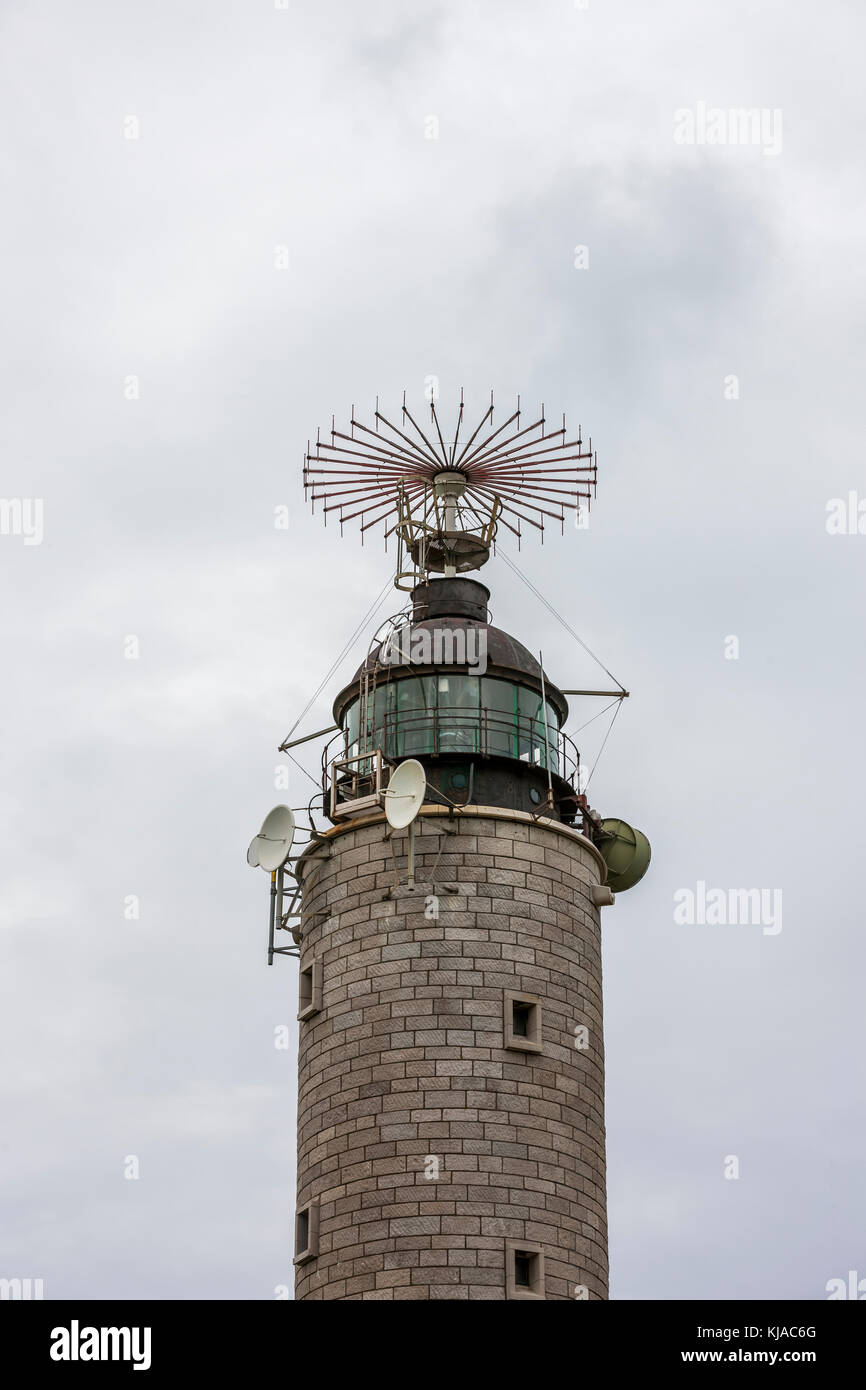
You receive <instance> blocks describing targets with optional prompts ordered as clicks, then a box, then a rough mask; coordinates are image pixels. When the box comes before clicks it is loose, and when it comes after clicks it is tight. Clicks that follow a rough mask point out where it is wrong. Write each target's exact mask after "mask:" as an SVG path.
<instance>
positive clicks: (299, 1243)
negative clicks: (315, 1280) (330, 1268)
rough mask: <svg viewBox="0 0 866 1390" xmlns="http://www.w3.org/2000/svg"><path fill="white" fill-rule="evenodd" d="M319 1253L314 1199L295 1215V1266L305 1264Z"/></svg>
mask: <svg viewBox="0 0 866 1390" xmlns="http://www.w3.org/2000/svg"><path fill="white" fill-rule="evenodd" d="M318 1253H319V1201H318V1198H317V1197H314V1198H313V1199H312V1201H309V1202H306V1203H305V1204H304V1205H303V1206H302V1207H298V1210H297V1212H296V1213H295V1264H296V1265H302V1264H306V1262H307V1260H313V1259H315V1257H316V1256H317V1255H318Z"/></svg>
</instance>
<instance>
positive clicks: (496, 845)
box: [284, 406, 649, 1300]
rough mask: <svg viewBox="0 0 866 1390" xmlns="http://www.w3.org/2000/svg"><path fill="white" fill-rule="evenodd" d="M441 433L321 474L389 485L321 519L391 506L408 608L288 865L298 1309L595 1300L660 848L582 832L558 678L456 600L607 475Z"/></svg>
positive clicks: (333, 452)
mask: <svg viewBox="0 0 866 1390" xmlns="http://www.w3.org/2000/svg"><path fill="white" fill-rule="evenodd" d="M431 414H432V420H433V425H434V426H435V434H434V429H433V427H432V426H431V427H430V428H429V430H428V433H429V434H430V435H431V436H432V438H433V439H434V440H435V439H436V434H438V436H439V438H438V442H436V443H431V442H430V440H429V439H428V438H427V434H426V433H425V432H423V431H421V430H420V429H419V428H418V426H415V428H416V430H418V433H419V435H420V436H421V441H422V442H420V443H419V444H418V446H417V449H415V448H414V446H413V448H412V450H410V449H409V448H407V443H408V438H409V436H408V428H409V426H408V424H407V420H406V416H408V412H407V411H404V419H403V421H402V423H403V425H404V430H403V431H400V430H394V433H393V434H392V435H389V436H388V439H389V440H390V441H393V442H390V443H388V445H387V448H386V445H385V443H384V442H383V440H382V437H381V435H380V433H379V422H380V421H381V420H382V418H383V417H380V416H378V411H377V431H376V437H375V439H373V440H372V442H371V435H372V431H367V432H366V434H362V433H361V430H362V427H361V426H360V425H359V424H358V422H356V421H355V420H354V418H353V422H352V432H351V435H342V436H341V435H339V434H337V432H336V431H333V430H332V432H331V445H330V446H326V445H322V443H321V441H320V442H319V444H318V445H317V446H316V449H315V452H314V453H313V452H310V453H309V454H308V458H307V478H306V481H307V483H308V486H310V487H312V488H313V491H314V497H315V498H316V499H317V500H318V499H322V498H324V499H325V502H326V505H329V503H328V500H327V499H328V498H329V496H333V493H332V492H330V493H329V492H328V491H325V490H324V484H322V483H319V482H317V481H316V477H315V475H316V474H317V471H318V470H319V469H320V468H321V470H322V475H323V477H324V476H326V475H327V484H328V488H329V489H333V488H334V482H333V478H332V476H331V475H332V474H333V472H334V466H335V464H338V463H340V462H341V461H344V460H346V459H348V458H349V456H350V455H354V456H355V460H354V461H355V464H356V465H357V461H358V455H359V454H360V456H361V457H362V458H367V457H370V458H371V459H374V460H375V469H373V467H372V466H371V467H370V469H369V470H368V472H369V473H371V474H373V473H375V477H373V476H370V477H369V478H368V476H367V473H366V472H365V473H363V474H362V476H361V483H360V487H361V488H362V489H363V488H364V487H366V488H367V491H368V493H369V494H370V496H369V498H368V496H367V495H365V494H364V493H363V491H362V492H359V491H357V490H356V491H355V492H353V493H352V492H350V494H349V498H350V500H349V501H346V500H345V497H344V498H342V499H341V500H340V501H339V502H332V503H330V505H332V506H336V507H337V508H341V509H342V510H341V511H340V516H341V519H343V520H348V519H349V513H351V515H354V516H358V515H360V516H361V517H362V518H364V516H365V512H364V511H363V510H362V511H361V512H359V511H358V509H357V504H360V505H361V507H362V508H368V510H367V511H366V515H367V516H369V515H372V514H373V512H372V511H371V510H370V509H369V505H368V504H371V506H372V509H373V510H375V509H376V508H378V510H379V512H382V511H383V509H384V506H385V502H386V501H388V502H389V503H390V506H389V509H388V511H387V513H386V521H387V517H389V516H392V515H394V516H396V520H395V522H394V524H393V525H392V527H391V531H392V533H393V534H395V535H396V537H397V539H398V541H399V543H400V555H399V559H398V575H397V584H398V587H400V588H404V589H406V590H407V591H408V593H409V594H410V598H409V605H408V607H407V609H406V610H405V611H404V612H403V613H402V614H401V615H399V616H398V617H397V618H396V619H395V620H394V621H393V622H392V623H391V625H390V626H389V628H388V630H387V631H386V632H385V633H384V635H381V637H380V640H378V641H375V642H374V643H373V644H372V645H371V649H370V652H369V655H368V657H367V659H366V660H365V661H364V662H363V663H362V665H361V667H360V668H359V670H358V671H357V672H356V673H355V675H354V676H353V677H352V679H351V680H350V681H349V683H348V684H347V685H346V686H345V687H344V688H343V689H342V690H340V691H339V692H338V693H337V695H336V699H335V701H334V722H335V726H336V732H335V734H334V737H333V738H332V740H331V742H330V744H329V745H328V748H327V750H326V754H325V757H324V759H323V798H324V800H323V810H324V812H325V815H326V816H327V818H328V820H329V822H330V824H329V826H328V828H324V827H323V826H317V827H316V829H315V833H314V834H313V836H312V838H311V840H310V842H309V844H308V845H307V847H306V848H305V849H304V851H303V853H302V854H300V855H299V856H298V857H297V858H296V860H295V862H294V870H293V872H294V874H295V877H296V879H297V884H298V890H299V892H298V901H299V903H300V910H299V915H298V920H297V921H296V923H295V925H294V927H293V928H292V930H293V935H294V938H295V941H296V943H297V947H298V952H299V966H300V987H299V1003H298V1019H299V1025H298V1026H299V1033H300V1036H299V1049H298V1162H297V1184H298V1187H297V1214H296V1223H295V1253H294V1263H295V1273H296V1298H298V1299H302V1300H303V1299H362V1300H363V1299H385V1300H393V1299H421V1300H427V1299H458V1300H475V1299H493V1300H500V1299H515V1300H517V1299H550V1300H556V1299H575V1298H577V1299H604V1298H606V1297H607V1292H608V1257H607V1212H606V1196H605V1125H604V1042H603V1020H602V966H601V912H602V908H603V906H605V905H609V904H610V903H612V901H613V893H612V891H611V888H612V886H613V887H616V888H617V890H618V891H619V890H621V889H623V888H627V887H629V886H631V884H632V883H634V882H636V881H637V878H639V877H640V876H641V874H642V873H643V872H644V870H645V868H646V864H647V862H648V859H649V847H648V845H647V844H646V841H645V839H644V837H643V836H642V835H641V834H640V832H639V831H632V830H631V827H629V826H628V825H627V824H626V823H625V822H623V821H620V820H616V821H610V820H603V819H602V818H601V817H600V816H598V815H597V813H596V812H595V811H594V810H593V809H592V808H591V807H590V806H589V805H588V802H587V799H586V796H585V795H583V794H582V792H581V789H580V783H579V780H578V778H579V772H578V768H579V754H578V752H577V749H576V748H575V747H574V745H573V744H572V742H571V740H570V739H569V738H568V736H567V734H566V733H565V731H564V728H563V726H564V725H565V723H566V719H567V717H568V712H569V711H568V702H567V699H566V695H565V694H564V693H563V691H562V690H561V689H560V688H559V686H558V685H557V684H556V681H555V679H554V677H555V674H556V673H555V672H553V671H550V672H548V671H545V670H544V669H543V668H542V665H541V664H540V661H539V659H538V658H537V657H536V656H535V655H533V654H532V652H531V651H530V650H529V649H528V648H527V646H526V645H524V644H523V643H522V642H521V641H519V640H518V639H517V638H516V637H514V636H511V635H509V634H508V633H506V632H504V631H502V630H501V629H500V628H498V627H495V626H494V625H492V623H491V622H490V611H489V606H488V605H489V599H490V593H489V590H488V589H487V587H486V586H485V585H484V584H482V583H480V582H479V581H478V580H477V579H474V578H469V577H467V574H468V573H469V572H471V571H473V570H477V569H479V568H480V567H481V566H482V565H483V563H484V562H485V560H486V559H487V556H488V554H489V553H490V550H491V547H492V546H493V545H494V543H495V541H496V538H497V534H499V535H500V537H501V535H502V534H504V533H503V532H502V527H503V526H507V527H509V529H511V530H515V526H514V519H515V515H516V516H517V517H518V518H521V517H522V518H523V519H524V520H529V519H531V514H532V515H536V514H537V510H538V509H539V508H540V504H541V502H542V501H543V500H545V499H547V500H548V501H549V502H551V503H552V505H553V506H554V507H555V512H554V514H555V516H556V519H557V521H559V518H560V514H562V516H563V517H564V515H565V512H564V507H565V506H566V505H574V504H575V500H576V503H577V505H580V504H581V501H582V500H583V499H585V500H586V501H587V502H588V498H589V494H590V489H591V488H594V482H595V462H594V457H593V456H592V454H591V450H590V451H589V453H587V451H585V450H584V449H583V446H582V441H580V440H579V439H578V441H576V448H575V446H567V445H566V443H565V430H564V426H563V430H562V431H561V432H556V433H554V434H550V433H545V428H544V421H543V419H542V420H541V422H540V423H541V435H540V436H539V435H538V432H537V427H532V428H533V429H535V434H531V435H530V436H529V441H528V442H527V438H526V436H527V433H528V431H523V430H520V428H519V423H520V422H519V414H518V417H517V429H516V431H512V434H511V435H509V436H508V438H506V439H505V440H503V441H502V442H501V443H493V442H491V440H490V437H489V435H488V437H487V438H485V439H481V440H480V442H479V441H478V439H477V438H476V437H477V436H478V433H479V432H478V431H476V435H475V436H472V440H470V442H469V443H468V444H467V445H466V446H464V448H463V450H462V451H460V449H459V430H460V423H461V421H462V406H461V414H460V420H459V421H458V433H457V436H455V439H454V443H453V445H449V446H446V445H445V444H444V443H442V436H441V432H440V431H439V423H438V419H437V418H436V414H435V407H434V408H433V409H432V412H431ZM491 416H492V410H491ZM408 419H409V421H410V422H411V424H412V425H414V424H415V422H414V421H413V420H412V418H411V416H408ZM485 419H486V417H485ZM482 423H484V422H482ZM389 428H391V429H392V430H393V429H394V427H389ZM479 429H480V427H479ZM482 433H483V431H482ZM497 434H499V432H497ZM397 436H399V438H397ZM500 438H501V436H500ZM349 440H351V443H349V442H348V441H349ZM473 441H475V442H473ZM532 444H534V445H535V452H534V453H532V452H530V445H532ZM440 446H441V447H440ZM569 447H571V450H572V452H571V454H570V455H568V454H567V449H568V448H569ZM540 463H543V464H545V465H546V467H545V468H544V469H542V468H539V467H538V464H540ZM351 466H352V465H351V463H350V464H348V467H351ZM554 468H557V469H559V470H560V472H561V473H562V474H563V475H564V478H567V480H568V483H569V486H570V487H571V493H569V494H568V496H569V497H570V498H571V501H570V502H569V501H566V500H565V498H566V494H565V493H564V492H563V491H559V490H557V488H556V486H555V484H554V482H553V481H552V480H551V477H550V476H546V477H539V474H542V473H547V474H548V475H549V474H550V473H551V471H552V470H553V469H554ZM557 481H562V479H558V480H557ZM338 485H339V486H341V485H342V483H340V484H338ZM348 486H349V487H353V486H354V487H355V488H356V489H357V487H358V486H359V485H358V484H356V483H350V484H348ZM389 489H390V491H389ZM353 498H354V499H355V500H354V501H353V500H352V499H353ZM545 514H546V515H550V511H549V509H548V510H547V512H546V513H545ZM375 519H378V517H376V518H375ZM362 524H364V523H363V522H362ZM533 524H535V523H533ZM541 524H542V525H543V517H542V523H541ZM517 526H518V528H519V526H520V520H519V519H518V521H517ZM515 534H516V531H515ZM593 693H597V692H593ZM625 693H626V692H624V691H623V692H622V694H623V695H624V694H625ZM284 746H285V745H284ZM410 762H411V763H412V764H413V767H412V768H411V769H405V768H404V771H403V772H401V774H400V777H399V778H398V779H397V780H396V781H395V782H394V789H395V790H394V793H393V795H394V797H395V798H396V800H397V801H399V800H400V796H398V794H397V791H396V788H397V787H398V786H399V787H400V788H401V789H402V788H403V787H404V784H405V786H407V787H410V788H411V790H410V792H408V793H402V792H401V795H403V796H404V797H405V796H408V798H409V800H410V801H411V799H412V797H413V796H414V797H415V802H414V804H412V805H411V806H410V808H409V809H408V810H407V811H406V812H405V814H404V813H401V814H399V815H394V814H390V813H389V800H388V798H389V790H388V788H389V786H390V784H391V779H392V778H396V776H397V770H398V769H400V768H401V767H402V766H403V765H405V764H407V763H410ZM417 764H420V769H418V768H417ZM419 777H420V782H419V781H418V778H419ZM395 804H396V802H395V800H393V799H392V802H391V810H392V811H393V808H394V805H395ZM410 817H411V819H410Z"/></svg>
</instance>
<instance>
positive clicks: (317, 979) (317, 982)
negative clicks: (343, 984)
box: [298, 960, 322, 1023]
mask: <svg viewBox="0 0 866 1390" xmlns="http://www.w3.org/2000/svg"><path fill="white" fill-rule="evenodd" d="M321 1011H322V962H321V961H320V960H311V961H310V962H309V963H308V964H306V965H302V966H301V969H300V974H299V975H298V1019H299V1020H300V1022H302V1023H304V1022H306V1020H307V1019H308V1018H312V1017H313V1015H314V1014H318V1013H321Z"/></svg>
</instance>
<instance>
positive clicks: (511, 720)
mask: <svg viewBox="0 0 866 1390" xmlns="http://www.w3.org/2000/svg"><path fill="white" fill-rule="evenodd" d="M481 705H482V711H483V714H482V731H483V734H484V743H485V745H486V751H487V752H488V753H491V754H496V753H498V754H499V755H500V756H501V757H505V758H516V757H517V715H516V708H517V687H516V686H515V685H512V684H511V683H510V681H499V680H494V679H493V677H491V676H484V677H483V678H482V681H481Z"/></svg>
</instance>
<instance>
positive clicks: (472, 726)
mask: <svg viewBox="0 0 866 1390" xmlns="http://www.w3.org/2000/svg"><path fill="white" fill-rule="evenodd" d="M436 698H437V705H438V719H437V724H438V735H439V749H440V752H442V753H477V752H478V749H479V727H480V724H479V711H480V701H481V681H480V680H479V678H478V676H461V675H454V674H452V673H451V672H449V673H448V675H442V676H437V677H436Z"/></svg>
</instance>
